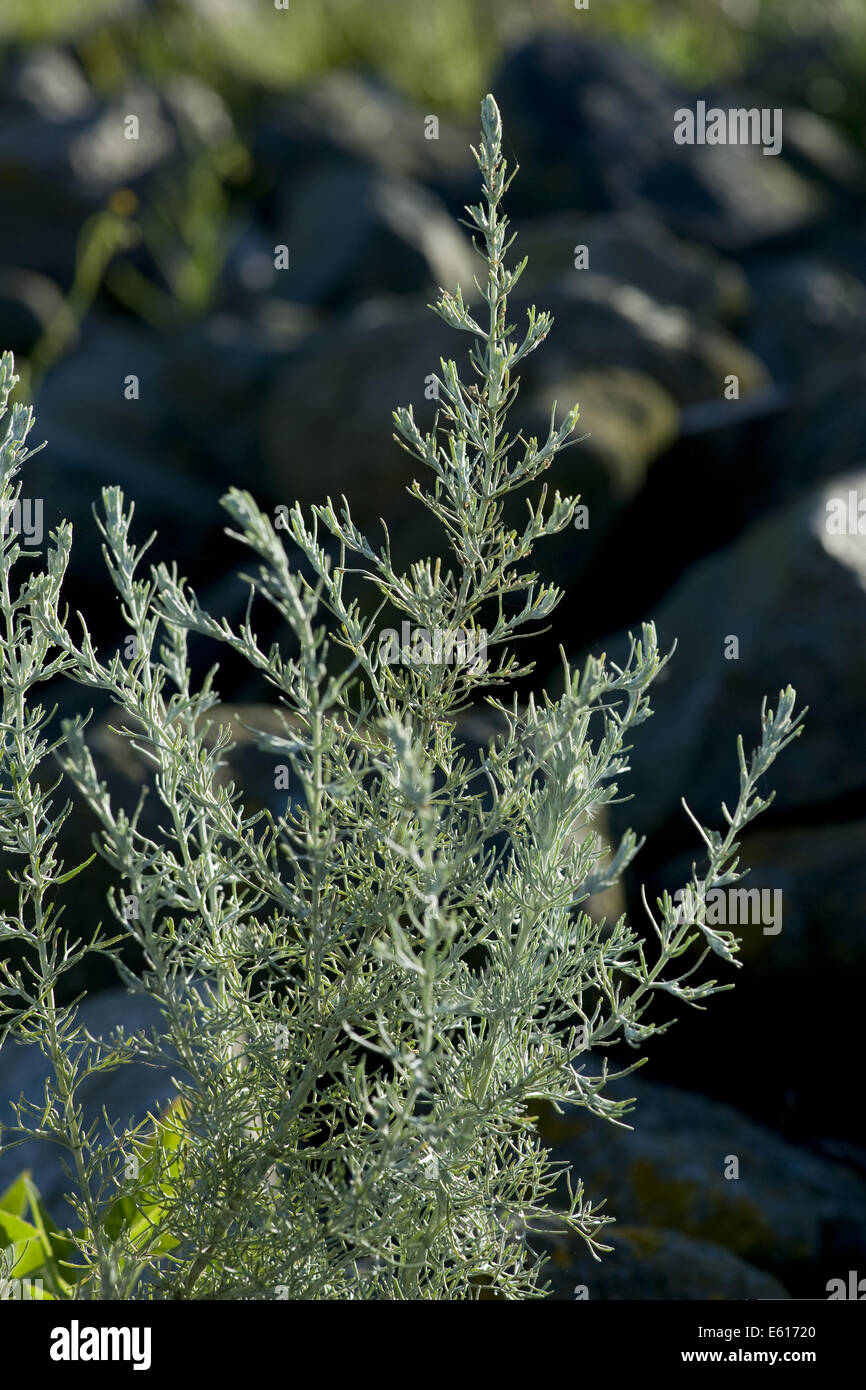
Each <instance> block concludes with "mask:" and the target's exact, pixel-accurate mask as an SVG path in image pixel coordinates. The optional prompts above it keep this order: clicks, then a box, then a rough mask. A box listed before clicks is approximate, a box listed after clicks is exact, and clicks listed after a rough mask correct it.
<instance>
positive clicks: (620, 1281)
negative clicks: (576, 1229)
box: [539, 1223, 790, 1303]
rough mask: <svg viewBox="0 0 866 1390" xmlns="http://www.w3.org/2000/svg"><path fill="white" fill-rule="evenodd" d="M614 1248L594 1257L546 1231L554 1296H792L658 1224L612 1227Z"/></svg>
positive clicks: (716, 1249) (727, 1255) (574, 1240)
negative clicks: (599, 1258)
mask: <svg viewBox="0 0 866 1390" xmlns="http://www.w3.org/2000/svg"><path fill="white" fill-rule="evenodd" d="M603 1239H604V1242H605V1244H607V1245H611V1246H613V1249H612V1250H611V1251H610V1253H608V1254H605V1255H602V1257H601V1261H600V1262H599V1261H598V1260H595V1259H593V1257H592V1255H591V1254H590V1253H589V1251H588V1250H587V1248H586V1245H585V1244H584V1242H583V1240H582V1239H581V1238H580V1236H575V1235H571V1234H568V1233H566V1234H565V1235H561V1234H557V1235H548V1236H546V1237H545V1238H544V1239H543V1240H542V1241H540V1242H539V1244H540V1246H541V1248H542V1249H543V1250H544V1252H545V1253H546V1254H548V1255H549V1256H550V1260H549V1262H548V1264H547V1265H546V1266H545V1270H544V1274H545V1278H546V1279H547V1281H548V1282H549V1283H550V1285H551V1293H550V1297H551V1298H552V1299H554V1300H558V1301H562V1302H564V1301H565V1300H572V1299H575V1298H578V1299H579V1301H581V1302H582V1301H584V1300H586V1301H588V1302H590V1303H592V1302H599V1301H608V1300H619V1299H624V1300H625V1299H666V1300H667V1299H684V1298H688V1299H714V1300H723V1301H726V1302H727V1301H731V1300H736V1299H746V1298H749V1299H751V1298H762V1299H763V1298H774V1299H775V1298H789V1297H790V1294H789V1293H788V1291H787V1290H786V1289H785V1287H784V1285H782V1284H781V1283H780V1282H779V1280H778V1279H774V1278H773V1276H772V1275H771V1274H767V1273H765V1272H764V1271H763V1270H760V1269H755V1268H754V1266H752V1265H750V1264H747V1263H746V1261H745V1260H741V1259H740V1258H739V1256H737V1255H734V1254H732V1253H731V1251H730V1250H726V1249H724V1247H723V1246H721V1245H717V1244H715V1243H714V1242H712V1241H709V1240H696V1239H695V1238H694V1237H693V1236H687V1235H683V1233H682V1232H681V1231H668V1230H664V1229H663V1228H661V1227H658V1226H632V1225H626V1226H621V1225H619V1223H617V1224H616V1225H614V1226H611V1227H608V1228H607V1230H606V1231H605V1232H604V1234H603Z"/></svg>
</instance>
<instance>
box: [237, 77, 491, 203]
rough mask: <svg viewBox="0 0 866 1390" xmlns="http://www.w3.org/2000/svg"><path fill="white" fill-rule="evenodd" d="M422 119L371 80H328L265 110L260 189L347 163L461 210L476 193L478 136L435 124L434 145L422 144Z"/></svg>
mask: <svg viewBox="0 0 866 1390" xmlns="http://www.w3.org/2000/svg"><path fill="white" fill-rule="evenodd" d="M425 118H426V113H425V112H424V111H423V110H422V109H421V108H420V107H418V106H416V105H413V103H412V102H410V101H408V100H407V99H406V98H405V97H403V96H401V95H400V94H399V93H397V92H395V91H393V90H392V89H391V88H390V87H388V86H387V85H386V84H385V83H384V82H382V81H381V80H379V79H377V78H376V77H374V76H371V75H367V74H362V73H357V72H347V71H340V72H330V73H327V74H326V75H325V76H323V77H319V78H317V79H316V80H315V81H314V82H312V83H311V84H310V85H309V86H308V87H306V88H305V89H304V90H303V91H302V92H299V93H296V94H293V95H292V96H290V97H287V98H286V99H285V100H284V101H283V102H282V104H281V105H279V106H276V107H273V106H272V107H271V108H270V109H269V110H268V112H267V113H266V115H265V117H264V119H263V120H262V121H261V123H260V124H259V126H258V128H257V130H256V134H255V138H254V143H253V154H254V157H255V159H256V162H257V164H258V166H259V170H260V177H261V179H262V180H263V182H264V183H265V185H266V186H267V185H270V186H272V187H279V186H281V184H282V182H283V180H284V179H285V178H286V176H289V175H290V176H292V177H295V176H296V175H297V174H298V172H299V171H300V170H302V169H304V168H309V167H311V166H312V165H314V164H316V163H318V161H319V160H320V159H321V158H322V157H323V156H324V157H326V158H329V157H330V158H339V159H349V160H352V161H357V162H360V163H362V164H366V165H368V166H370V167H371V168H372V169H374V170H377V171H378V172H380V173H382V174H384V175H386V176H388V177H396V178H403V179H411V180H414V181H416V182H418V183H422V184H425V185H426V186H427V187H428V188H431V189H432V190H433V191H434V192H436V193H438V194H439V195H440V196H441V197H444V198H445V199H446V201H447V202H448V205H449V207H451V208H452V209H454V207H455V204H456V207H457V209H458V210H459V209H460V208H462V206H463V204H464V203H465V202H467V201H468V199H469V197H470V196H472V197H474V196H475V192H476V189H475V183H476V181H477V174H478V170H477V166H476V164H475V161H474V160H473V158H472V155H471V153H470V149H469V146H470V144H471V143H472V142H473V140H474V139H475V136H476V134H477V132H476V130H475V127H474V125H471V126H467V127H466V128H465V129H462V128H460V127H458V126H457V125H455V124H454V122H453V121H450V120H447V119H444V118H440V120H439V133H438V139H428V138H427V136H426V135H425V128H426V127H425Z"/></svg>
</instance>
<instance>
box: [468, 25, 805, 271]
mask: <svg viewBox="0 0 866 1390" xmlns="http://www.w3.org/2000/svg"><path fill="white" fill-rule="evenodd" d="M494 90H495V91H496V93H497V99H498V101H499V104H500V106H501V109H502V115H503V121H504V123H505V127H506V129H507V130H508V132H509V141H510V142H511V143H512V144H513V147H514V150H515V153H516V156H517V158H518V159H519V161H520V164H521V170H522V178H521V180H520V181H519V182H516V183H515V186H514V191H515V196H514V206H515V208H517V207H519V208H520V209H521V210H526V211H529V210H530V209H531V210H532V211H533V212H534V213H536V214H537V213H538V212H540V211H558V210H559V209H560V208H562V206H563V204H565V205H566V206H573V207H581V208H584V209H585V210H586V211H590V212H605V211H632V212H636V211H642V212H646V213H649V214H651V215H653V216H655V217H657V218H658V219H659V220H661V221H663V222H664V223H665V225H666V226H668V227H669V228H670V229H671V230H672V231H674V232H676V233H677V234H679V235H681V236H686V237H690V238H693V239H694V240H696V241H703V242H706V243H708V244H709V245H711V246H716V247H718V248H720V249H723V250H728V251H740V250H743V249H745V248H747V247H751V246H754V245H757V244H759V243H762V242H766V241H769V240H773V239H775V238H778V237H780V236H783V235H789V234H791V233H796V232H800V231H802V230H804V229H805V228H807V227H809V226H811V225H813V224H814V223H815V222H816V221H818V220H820V219H821V218H823V217H824V216H825V215H826V214H827V212H828V211H829V210H830V208H831V207H832V198H831V197H830V194H829V191H828V190H827V188H826V187H824V186H823V185H822V184H820V183H819V182H817V181H815V180H810V179H806V178H805V177H803V176H802V175H801V174H799V173H797V172H796V171H795V170H794V169H793V168H791V167H790V166H789V165H788V164H787V163H786V161H785V157H784V150H783V152H782V154H780V155H775V156H770V157H767V156H764V155H763V153H762V151H761V149H760V148H758V147H755V146H752V145H713V146H706V145H701V146H697V145H694V146H693V145H677V144H676V143H675V141H674V113H675V112H676V111H677V110H678V109H680V108H681V107H690V108H691V109H694V104H695V101H696V100H697V99H698V98H699V97H700V96H701V93H699V92H689V93H685V92H684V91H682V90H678V89H677V88H676V87H675V86H674V85H673V83H671V82H669V81H668V80H666V79H665V78H664V77H663V76H661V74H660V73H659V72H658V71H657V69H655V68H654V67H653V66H651V64H650V63H649V62H648V61H647V60H646V59H644V58H643V57H641V56H639V55H638V54H637V53H635V52H634V50H630V49H628V48H625V47H624V46H615V45H613V44H608V43H604V42H599V41H597V40H591V39H584V38H577V37H573V38H567V37H565V36H564V35H561V34H556V35H542V36H539V37H537V38H534V39H532V40H531V41H530V42H528V43H526V44H524V45H522V46H521V47H518V48H517V49H516V50H515V51H513V52H512V53H511V54H510V55H509V56H508V57H507V58H506V60H505V63H504V65H503V68H502V70H501V72H500V74H499V75H498V77H497V78H496V80H495V82H494ZM709 104H714V105H716V104H717V105H721V106H723V107H724V108H725V109H727V107H728V105H730V104H734V105H736V104H739V100H738V101H737V102H731V103H729V102H728V100H727V98H726V97H725V96H724V94H721V93H715V94H714V95H713V96H712V100H711V102H710V103H709ZM754 104H758V105H763V102H756V101H752V102H750V103H749V105H754Z"/></svg>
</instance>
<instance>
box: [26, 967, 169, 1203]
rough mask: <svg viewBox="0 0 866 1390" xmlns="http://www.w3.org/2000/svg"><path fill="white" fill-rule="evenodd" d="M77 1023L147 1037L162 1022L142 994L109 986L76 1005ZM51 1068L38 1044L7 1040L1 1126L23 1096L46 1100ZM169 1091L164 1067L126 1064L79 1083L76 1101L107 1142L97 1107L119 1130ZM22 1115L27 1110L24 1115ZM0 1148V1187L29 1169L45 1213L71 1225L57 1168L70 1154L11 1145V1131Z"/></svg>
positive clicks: (95, 1031) (64, 1180) (157, 1107)
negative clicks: (134, 993) (23, 1043)
mask: <svg viewBox="0 0 866 1390" xmlns="http://www.w3.org/2000/svg"><path fill="white" fill-rule="evenodd" d="M79 1020H80V1022H81V1023H82V1024H83V1026H84V1027H85V1028H87V1029H88V1030H89V1032H90V1033H91V1034H92V1035H93V1036H94V1037H95V1038H103V1039H106V1040H109V1039H112V1038H114V1037H115V1035H116V1032H117V1030H118V1029H120V1030H122V1033H123V1036H124V1037H125V1038H131V1037H133V1036H134V1035H136V1034H140V1033H142V1032H143V1033H145V1034H148V1035H150V1034H151V1033H152V1030H153V1029H155V1028H158V1027H159V1026H160V1020H161V1015H160V1012H159V1009H158V1008H157V1006H156V1004H155V1003H154V1002H153V1001H152V1000H151V999H149V998H148V997H147V996H146V995H133V994H129V993H128V992H127V991H126V990H124V989H111V990H108V991H106V992H103V993H101V994H95V995H93V996H92V997H91V998H89V999H87V1000H86V1001H85V1002H84V1003H83V1004H82V1005H81V1006H80V1012H79ZM49 1076H50V1068H49V1064H48V1062H47V1061H46V1059H45V1057H44V1056H43V1053H42V1051H41V1049H40V1048H39V1047H38V1046H37V1044H35V1043H28V1044H27V1045H25V1046H22V1045H20V1044H14V1043H12V1042H11V1041H10V1040H8V1039H7V1041H6V1042H5V1043H4V1044H3V1046H2V1048H0V1124H3V1125H10V1126H11V1125H14V1124H16V1123H17V1121H16V1118H15V1113H14V1111H13V1110H12V1105H13V1103H15V1102H17V1101H18V1100H19V1099H20V1098H21V1096H22V1094H23V1096H24V1098H25V1099H27V1100H30V1101H33V1102H35V1103H37V1104H39V1103H40V1102H43V1101H44V1095H45V1083H46V1081H47V1080H48V1079H49ZM174 1093H175V1088H174V1087H173V1085H172V1082H171V1076H170V1071H169V1069H167V1068H162V1067H155V1066H146V1065H144V1064H143V1063H138V1062H134V1063H130V1064H129V1065H125V1066H122V1067H118V1068H116V1069H115V1070H113V1071H100V1072H96V1073H95V1074H94V1075H91V1076H89V1077H87V1078H86V1080H84V1081H83V1082H82V1084H81V1087H80V1089H79V1092H78V1099H79V1101H80V1103H81V1106H82V1112H83V1114H82V1122H83V1125H84V1126H85V1128H89V1127H90V1126H91V1125H95V1126H96V1129H97V1132H98V1134H100V1135H103V1136H104V1137H105V1138H106V1139H108V1137H109V1133H110V1131H109V1130H108V1129H107V1128H106V1125H105V1121H104V1119H103V1110H105V1111H106V1112H107V1113H108V1117H109V1120H110V1121H112V1122H113V1123H115V1124H116V1125H117V1126H118V1128H119V1129H120V1130H122V1129H124V1128H126V1127H128V1126H132V1125H133V1124H135V1123H140V1122H141V1121H143V1120H146V1119H147V1117H148V1115H153V1116H156V1115H158V1114H159V1113H160V1111H161V1110H162V1109H163V1108H164V1107H165V1105H166V1104H167V1103H168V1102H169V1100H170V1099H171V1097H172V1095H173V1094H174ZM25 1118H26V1115H25ZM3 1139H4V1146H3V1147H2V1148H0V1192H2V1191H4V1190H5V1188H6V1187H8V1186H9V1185H10V1184H11V1183H12V1182H14V1181H15V1179H16V1178H17V1177H18V1175H19V1174H20V1173H21V1172H22V1171H24V1170H25V1169H29V1170H30V1172H31V1174H32V1177H33V1180H34V1182H35V1184H36V1187H37V1189H38V1190H39V1192H40V1194H41V1195H42V1198H43V1200H44V1202H45V1205H46V1206H47V1208H48V1211H49V1213H50V1214H51V1216H52V1217H53V1219H54V1220H55V1221H56V1222H57V1223H58V1225H63V1226H68V1225H72V1226H77V1225H78V1224H79V1222H78V1220H77V1218H76V1216H75V1213H74V1211H73V1210H72V1208H71V1207H70V1206H68V1205H67V1203H66V1202H65V1200H64V1194H66V1193H68V1192H70V1191H71V1190H72V1184H71V1183H70V1180H69V1178H68V1176H67V1175H66V1173H65V1172H64V1169H63V1160H64V1158H65V1159H66V1162H67V1164H69V1163H70V1158H69V1156H68V1155H66V1154H64V1152H63V1151H62V1150H61V1149H60V1148H59V1147H58V1146H57V1145H55V1144H50V1143H46V1142H45V1141H44V1140H39V1139H29V1140H27V1142H26V1143H24V1144H20V1145H18V1146H17V1147H14V1148H13V1147H10V1145H11V1143H12V1141H13V1140H14V1136H13V1135H11V1134H5V1133H4V1134H3Z"/></svg>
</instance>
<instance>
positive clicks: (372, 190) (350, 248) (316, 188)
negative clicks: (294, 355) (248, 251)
mask: <svg viewBox="0 0 866 1390" xmlns="http://www.w3.org/2000/svg"><path fill="white" fill-rule="evenodd" d="M280 204H281V207H280V212H279V215H278V217H277V219H276V220H275V222H274V236H275V238H276V242H277V243H278V244H282V245H285V246H286V247H288V252H289V258H290V263H289V269H288V270H287V272H286V273H285V274H280V275H278V276H277V280H276V286H277V289H278V290H279V291H280V292H281V293H282V294H284V295H285V296H286V297H287V298H288V299H292V300H295V301H297V302H299V303H301V304H323V305H328V306H332V305H335V304H339V303H343V302H346V301H348V302H353V301H356V300H359V299H363V298H364V297H365V296H368V295H373V294H383V293H389V292H390V293H394V294H405V293H407V292H411V291H418V290H429V291H431V292H432V293H435V291H436V288H437V287H438V286H442V287H443V288H445V289H449V290H451V291H454V290H456V288H457V286H458V285H471V284H472V276H473V275H474V274H475V270H476V264H477V263H476V261H475V257H474V255H473V251H472V247H471V245H470V242H469V239H468V237H467V236H465V235H464V233H463V232H462V231H461V230H460V228H459V227H458V226H457V225H456V224H455V222H454V221H453V219H452V218H451V216H450V215H449V214H448V212H447V211H446V209H445V207H444V206H443V204H442V203H441V202H440V200H439V199H438V198H437V197H436V196H435V195H434V194H432V193H430V192H428V190H427V189H425V188H423V187H422V186H421V185H420V184H415V183H412V182H410V180H408V179H403V178H398V177H395V176H386V175H383V174H380V173H378V172H377V171H376V170H375V169H370V168H368V167H366V166H365V165H363V164H357V163H350V162H348V161H342V162H331V163H321V164H317V165H315V166H314V167H313V168H312V169H310V170H309V171H308V172H306V173H303V174H301V175H300V177H298V178H295V179H293V180H292V182H291V184H290V185H289V187H288V188H287V189H286V191H285V193H284V195H283V196H282V197H281V199H280ZM347 209H351V216H347V215H346V214H347Z"/></svg>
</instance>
